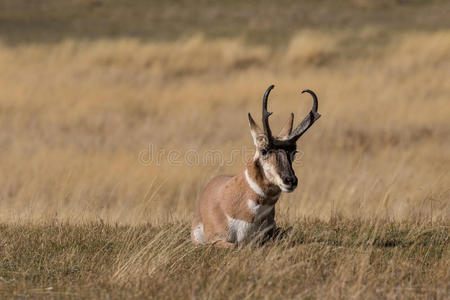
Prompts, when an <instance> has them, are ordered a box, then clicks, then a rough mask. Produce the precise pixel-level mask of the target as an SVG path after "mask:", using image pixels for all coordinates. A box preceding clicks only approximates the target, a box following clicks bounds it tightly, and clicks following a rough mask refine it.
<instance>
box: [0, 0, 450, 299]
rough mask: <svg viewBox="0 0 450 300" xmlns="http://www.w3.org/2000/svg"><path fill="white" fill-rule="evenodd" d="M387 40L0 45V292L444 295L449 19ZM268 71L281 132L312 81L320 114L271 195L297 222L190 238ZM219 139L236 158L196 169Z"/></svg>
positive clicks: (313, 36) (355, 36)
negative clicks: (199, 205)
mask: <svg viewBox="0 0 450 300" xmlns="http://www.w3.org/2000/svg"><path fill="white" fill-rule="evenodd" d="M363 2H364V1H363ZM380 34H381V35H382V33H380V32H379V31H378V29H377V28H363V29H361V30H359V31H358V30H355V31H348V32H347V31H342V32H340V33H338V34H336V33H327V32H323V31H320V32H319V31H311V30H305V31H299V32H298V34H297V35H296V36H295V37H293V38H292V40H291V42H290V43H288V45H287V46H286V47H270V46H261V45H250V44H247V43H246V42H245V41H244V40H243V39H240V38H230V39H225V38H220V39H210V38H206V37H204V36H202V35H196V36H193V37H191V38H186V39H179V40H176V41H173V42H149V41H141V40H137V39H133V38H123V39H104V40H95V41H87V40H76V39H67V40H65V41H62V42H60V43H55V44H22V45H18V46H10V45H7V44H5V43H0V125H1V128H2V130H1V131H0V166H1V167H0V186H1V187H2V189H1V190H0V222H1V223H3V224H4V225H2V227H0V257H1V259H0V293H1V294H2V295H5V296H12V295H15V296H32V297H46V296H53V297H88V298H106V297H112V298H124V297H134V298H140V297H158V298H168V299H169V298H170V299H173V298H174V297H183V298H186V297H192V298H196V297H198V298H214V299H221V298H227V299H230V298H231V299H233V298H236V299H237V298H239V299H241V298H244V297H247V298H264V297H265V298H282V297H284V298H286V297H287V298H305V297H306V298H308V297H313V298H315V297H317V298H326V297H329V296H330V295H333V297H336V298H340V297H343V298H348V297H356V298H372V299H375V298H378V297H386V298H420V297H426V298H429V297H434V298H438V299H439V298H445V297H446V295H448V282H449V274H448V267H447V266H448V263H449V257H450V256H449V252H448V220H449V216H450V201H449V199H450V174H449V170H450V156H449V153H450V118H449V116H450V103H449V98H448V95H450V81H449V80H448V78H450V64H449V62H450V32H449V31H445V30H442V31H435V32H420V31H417V32H415V31H409V32H404V33H399V34H397V35H395V38H394V39H389V40H388V41H384V42H379V41H377V42H375V41H374V39H372V37H374V36H378V35H380ZM375 40H376V39H375ZM366 42H367V44H364V43H366ZM271 83H274V84H276V88H275V90H274V91H273V93H272V96H271V100H270V104H269V106H270V108H269V110H271V111H274V112H275V113H274V115H273V117H272V118H273V119H272V124H273V125H272V127H273V128H280V126H281V124H282V123H283V122H284V121H285V118H287V116H288V113H289V112H291V111H293V112H294V113H295V115H296V120H297V121H299V120H300V119H302V118H303V117H304V115H305V114H306V113H307V111H308V110H309V109H310V106H311V99H310V98H309V97H307V96H305V95H301V94H300V90H302V89H305V88H310V89H313V90H315V91H316V92H317V93H318V95H319V99H320V101H319V102H320V105H319V111H320V112H321V114H322V115H323V117H322V118H321V119H320V120H319V121H318V122H317V123H316V124H315V125H314V127H313V128H311V130H310V131H309V132H308V133H307V134H306V135H305V136H304V137H303V138H302V139H301V141H300V142H299V150H300V151H301V155H299V157H300V160H299V161H297V162H296V163H295V170H296V172H297V175H298V177H299V188H298V189H297V190H296V191H295V192H294V193H292V194H286V195H283V196H282V197H281V199H280V201H279V204H277V216H276V219H277V221H278V223H279V224H280V225H281V226H282V227H283V228H288V227H292V230H291V231H289V232H288V233H287V237H286V239H284V240H282V241H278V242H272V243H269V245H266V246H264V247H260V248H253V247H247V248H244V249H241V250H239V251H226V250H219V249H214V248H210V247H196V246H193V245H191V243H190V241H189V233H188V227H189V225H188V224H189V221H190V218H191V216H192V211H193V206H194V203H195V200H196V199H197V198H198V196H199V194H200V193H201V191H202V189H203V187H204V185H205V184H206V183H207V182H208V180H210V179H211V178H212V177H213V176H214V175H216V174H219V173H231V174H234V173H237V172H239V171H240V170H242V168H243V164H244V163H243V161H244V160H245V157H246V156H248V155H249V154H250V155H251V153H250V152H245V151H244V150H245V149H248V150H249V151H250V150H252V143H251V139H250V134H249V130H248V125H247V117H246V114H247V112H248V111H250V112H251V113H252V114H253V116H254V117H256V118H259V113H260V105H261V103H260V101H261V96H262V94H263V92H264V91H265V89H266V87H267V86H268V85H269V84H271ZM149 147H152V149H153V151H154V156H153V161H150V158H149V157H148V153H147V152H146V151H148V149H149ZM243 147H244V148H243ZM211 150H214V151H216V152H215V153H216V154H217V153H218V152H217V151H221V153H223V155H224V159H225V162H224V163H223V164H220V163H219V161H218V160H217V158H216V161H215V162H214V161H213V162H211V161H207V162H205V163H203V161H202V159H203V158H204V156H205V155H207V154H208V153H211V152H210V151H211ZM208 151H209V152H208ZM193 153H194V154H195V153H198V155H199V157H200V161H199V162H196V161H194V163H193V164H189V163H188V161H186V160H185V159H184V157H186V155H187V156H188V158H189V159H191V160H192V157H194V158H195V156H192V154H193ZM210 158H211V157H210ZM231 158H232V159H231ZM143 159H144V160H143ZM169 160H172V161H171V162H169ZM194 160H195V159H194ZM191 162H192V161H191ZM118 225H121V226H118Z"/></svg>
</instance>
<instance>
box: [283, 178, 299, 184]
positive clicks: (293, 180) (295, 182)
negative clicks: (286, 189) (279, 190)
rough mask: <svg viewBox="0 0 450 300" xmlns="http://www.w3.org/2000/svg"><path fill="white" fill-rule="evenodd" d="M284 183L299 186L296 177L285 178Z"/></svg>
mask: <svg viewBox="0 0 450 300" xmlns="http://www.w3.org/2000/svg"><path fill="white" fill-rule="evenodd" d="M283 183H284V184H286V185H290V186H296V185H297V177H295V176H292V177H291V176H288V177H285V178H283Z"/></svg>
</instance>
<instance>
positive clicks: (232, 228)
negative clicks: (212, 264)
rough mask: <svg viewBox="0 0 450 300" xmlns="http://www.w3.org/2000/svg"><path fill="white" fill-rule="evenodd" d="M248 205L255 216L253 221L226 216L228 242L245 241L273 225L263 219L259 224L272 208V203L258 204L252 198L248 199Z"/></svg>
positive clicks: (239, 242)
mask: <svg viewBox="0 0 450 300" xmlns="http://www.w3.org/2000/svg"><path fill="white" fill-rule="evenodd" d="M248 207H249V209H250V211H251V212H252V213H253V214H254V216H255V223H249V222H246V221H242V220H238V219H233V218H231V217H229V216H227V218H228V239H227V241H228V242H230V243H238V244H241V243H245V242H247V241H248V240H249V239H251V238H252V237H253V236H255V234H257V233H259V232H266V231H267V230H270V229H271V228H272V227H273V226H274V224H269V223H268V222H267V221H264V222H263V223H262V224H261V221H263V220H264V219H265V218H266V217H267V216H268V215H269V213H270V212H271V211H272V209H273V208H274V206H273V205H259V204H257V203H255V202H254V201H252V200H248Z"/></svg>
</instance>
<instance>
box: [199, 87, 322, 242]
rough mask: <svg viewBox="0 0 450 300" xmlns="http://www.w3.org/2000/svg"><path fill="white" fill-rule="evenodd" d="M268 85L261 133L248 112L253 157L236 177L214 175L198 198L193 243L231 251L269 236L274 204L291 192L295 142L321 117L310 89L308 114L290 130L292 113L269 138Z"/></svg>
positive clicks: (292, 189) (273, 215)
mask: <svg viewBox="0 0 450 300" xmlns="http://www.w3.org/2000/svg"><path fill="white" fill-rule="evenodd" d="M273 88H274V86H273V85H271V86H269V88H268V89H267V91H266V92H265V94H264V97H263V101H262V102H263V105H262V106H263V107H262V108H263V109H262V124H263V129H264V130H261V129H260V128H259V127H258V125H256V123H255V121H254V120H253V118H252V116H251V115H250V113H249V114H248V121H249V125H250V132H251V134H252V137H253V142H254V144H255V146H256V152H255V155H254V156H253V159H251V160H250V161H249V162H248V163H247V166H246V168H245V169H244V170H243V171H242V172H241V173H240V174H239V175H237V176H234V177H232V176H218V177H215V178H214V179H212V180H211V182H210V183H209V184H208V185H207V187H206V188H205V191H204V192H203V194H202V196H201V197H200V198H199V200H198V203H197V207H196V211H195V217H194V220H193V223H192V231H191V237H192V240H193V242H194V243H198V244H207V243H211V244H215V245H217V246H220V247H236V246H240V245H243V244H245V243H246V242H248V241H249V240H250V239H251V238H253V237H256V236H259V237H261V236H264V235H267V234H269V232H273V230H274V229H275V228H276V224H275V219H274V218H275V203H276V202H277V201H278V198H279V197H280V194H281V192H282V191H283V192H288V193H290V192H292V191H294V190H295V188H296V187H297V182H298V181H297V177H296V176H295V173H294V170H293V169H292V161H293V159H294V156H295V153H296V152H297V151H296V148H297V145H296V142H297V140H298V139H299V138H300V137H301V136H302V135H303V133H305V132H306V130H308V128H309V127H311V125H312V124H313V123H314V122H315V121H317V119H319V118H320V114H319V113H318V112H317V109H318V101H317V96H316V95H315V94H314V92H313V91H311V90H304V91H303V92H302V93H305V92H306V93H309V94H311V96H312V98H313V100H314V104H313V107H312V110H311V111H310V113H309V114H308V115H307V116H306V118H305V119H304V120H303V121H302V122H301V123H300V125H298V127H297V128H295V129H294V130H292V125H293V121H294V114H293V113H291V115H290V117H289V120H288V122H287V123H286V125H285V126H284V127H283V129H282V130H281V132H280V133H279V135H278V136H276V137H275V136H272V132H271V130H270V127H269V116H270V115H271V114H272V113H270V112H268V111H267V99H268V97H269V93H270V91H271V90H272V89H273Z"/></svg>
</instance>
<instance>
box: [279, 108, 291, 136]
mask: <svg viewBox="0 0 450 300" xmlns="http://www.w3.org/2000/svg"><path fill="white" fill-rule="evenodd" d="M293 124H294V113H291V115H290V117H289V119H288V121H287V123H286V124H285V125H284V126H283V128H282V129H281V131H280V133H279V134H278V137H280V138H281V139H287V138H288V137H289V136H290V134H291V132H292V126H293Z"/></svg>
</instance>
